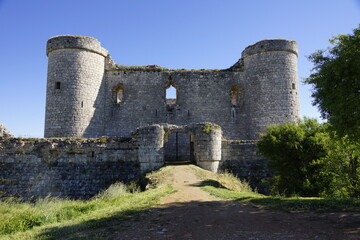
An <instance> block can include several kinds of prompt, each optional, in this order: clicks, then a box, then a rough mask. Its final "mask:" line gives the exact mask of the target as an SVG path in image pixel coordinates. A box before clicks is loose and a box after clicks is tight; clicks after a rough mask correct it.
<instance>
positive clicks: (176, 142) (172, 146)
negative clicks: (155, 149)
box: [164, 133, 195, 165]
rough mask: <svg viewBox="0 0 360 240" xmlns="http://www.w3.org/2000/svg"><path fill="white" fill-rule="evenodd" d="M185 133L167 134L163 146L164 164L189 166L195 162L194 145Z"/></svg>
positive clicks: (189, 136)
mask: <svg viewBox="0 0 360 240" xmlns="http://www.w3.org/2000/svg"><path fill="white" fill-rule="evenodd" d="M191 140H192V139H191V135H190V134H187V133H172V134H169V136H168V139H167V142H166V143H165V144H164V150H165V151H164V155H165V156H164V157H165V163H166V164H176V165H177V164H189V163H193V162H195V159H194V143H193V142H192V141H191Z"/></svg>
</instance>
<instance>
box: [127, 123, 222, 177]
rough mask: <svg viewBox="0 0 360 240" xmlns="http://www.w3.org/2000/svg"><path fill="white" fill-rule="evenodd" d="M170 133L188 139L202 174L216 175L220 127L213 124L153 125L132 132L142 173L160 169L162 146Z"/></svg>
mask: <svg viewBox="0 0 360 240" xmlns="http://www.w3.org/2000/svg"><path fill="white" fill-rule="evenodd" d="M172 133H187V134H190V135H191V141H192V142H193V146H194V160H195V162H196V164H197V165H198V166H199V167H201V168H203V169H206V170H209V171H212V172H217V169H218V166H219V162H220V160H221V137H222V131H221V127H220V126H219V125H217V124H214V123H208V122H205V123H194V124H189V125H181V126H178V125H171V124H153V125H149V126H146V127H141V128H138V129H136V131H135V132H134V133H133V134H134V136H135V137H137V138H138V140H139V161H140V168H141V171H142V172H147V171H153V170H156V169H158V168H160V167H162V166H163V165H164V162H165V156H164V143H165V142H166V141H167V137H168V136H169V135H170V134H172Z"/></svg>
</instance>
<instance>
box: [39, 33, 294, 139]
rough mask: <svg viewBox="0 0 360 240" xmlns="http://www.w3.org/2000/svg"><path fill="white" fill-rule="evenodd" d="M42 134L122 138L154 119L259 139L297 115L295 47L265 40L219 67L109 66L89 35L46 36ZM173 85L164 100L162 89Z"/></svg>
mask: <svg viewBox="0 0 360 240" xmlns="http://www.w3.org/2000/svg"><path fill="white" fill-rule="evenodd" d="M46 53H47V56H48V59H49V65H48V79H47V97H46V118H45V137H88V138H94V137H101V136H108V137H127V136H130V133H131V132H132V131H133V130H135V129H136V128H138V127H141V126H146V125H149V124H155V123H168V124H175V125H186V124H189V123H197V122H212V123H216V124H218V125H220V126H221V128H222V131H223V136H224V137H226V138H229V139H242V140H244V139H246V140H254V139H258V136H259V133H260V132H262V131H264V130H265V126H267V125H269V124H279V123H282V122H288V121H296V120H297V119H298V117H299V100H298V99H299V97H298V81H297V54H298V50H297V44H296V42H295V41H288V40H282V39H276V40H263V41H260V42H258V43H256V44H254V45H251V46H249V47H247V48H246V49H245V50H244V51H243V52H242V57H241V58H240V59H239V61H238V62H237V63H235V64H234V65H233V66H232V67H230V68H229V69H225V70H172V69H166V68H162V67H159V66H156V65H150V66H142V67H130V66H122V65H117V64H115V63H114V62H113V61H112V60H111V57H110V55H109V54H108V51H107V50H106V49H104V48H103V47H102V46H101V45H100V42H99V41H97V40H96V39H95V38H91V37H82V36H58V37H54V38H51V39H49V40H48V42H47V51H46ZM170 86H173V87H174V88H175V89H176V92H177V94H176V99H167V96H166V89H167V88H169V87H170Z"/></svg>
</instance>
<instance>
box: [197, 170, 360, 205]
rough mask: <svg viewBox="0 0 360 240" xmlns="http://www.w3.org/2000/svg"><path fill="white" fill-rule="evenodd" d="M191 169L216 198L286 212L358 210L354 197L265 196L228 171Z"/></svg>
mask: <svg viewBox="0 0 360 240" xmlns="http://www.w3.org/2000/svg"><path fill="white" fill-rule="evenodd" d="M193 169H194V170H195V171H196V174H197V175H198V176H199V177H200V178H201V179H203V181H202V184H201V188H202V189H203V190H204V191H206V192H208V193H210V194H211V195H213V196H215V197H218V198H222V199H227V200H235V201H238V202H241V203H245V204H251V205H253V206H256V207H266V208H270V209H277V210H283V211H287V212H295V211H316V212H334V211H350V212H360V199H357V198H347V199H333V198H332V199H327V198H316V197H312V198H310V197H306V198H305V197H281V196H266V195H263V194H259V193H257V192H254V191H253V190H252V189H251V187H250V186H249V184H248V183H246V182H243V181H240V180H239V179H238V178H236V177H234V176H233V175H232V174H230V173H223V174H215V173H211V172H208V171H205V170H202V169H199V168H197V167H193Z"/></svg>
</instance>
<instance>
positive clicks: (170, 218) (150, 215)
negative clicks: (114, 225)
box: [111, 165, 360, 240]
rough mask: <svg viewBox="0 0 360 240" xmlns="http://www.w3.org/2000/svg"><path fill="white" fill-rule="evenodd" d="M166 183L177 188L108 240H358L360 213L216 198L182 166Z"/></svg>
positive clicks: (189, 170)
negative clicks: (247, 203)
mask: <svg viewBox="0 0 360 240" xmlns="http://www.w3.org/2000/svg"><path fill="white" fill-rule="evenodd" d="M166 181H167V182H169V183H171V184H172V185H173V187H174V188H175V189H176V190H177V191H178V192H176V193H175V194H172V195H169V196H166V197H165V198H163V199H162V200H161V201H160V203H159V206H158V207H156V208H153V209H151V210H149V211H146V212H143V213H141V214H139V215H138V216H137V217H135V218H133V219H131V220H130V221H128V222H127V223H126V224H125V225H122V227H121V229H120V230H119V232H117V233H116V234H114V235H113V237H112V238H111V239H201V240H202V239H253V240H256V239H259V240H260V239H261V240H262V239H264V240H272V239H274V240H275V239H279V240H280V239H326V240H330V239H334V240H335V239H336V240H341V239H360V226H359V225H356V224H359V222H360V215H359V214H354V213H352V214H347V213H326V214H325V213H324V214H319V213H285V212H280V211H273V210H264V209H258V208H255V207H250V206H245V205H242V204H240V203H238V202H233V201H224V200H220V199H216V198H214V197H212V196H210V195H209V194H207V193H205V192H203V191H202V190H201V189H200V188H199V187H198V185H199V184H200V183H201V180H200V179H199V178H198V177H197V176H196V175H195V173H194V170H193V169H191V167H190V166H186V165H184V166H175V167H174V168H173V170H172V174H170V175H169V176H167V179H166ZM354 223H355V224H354Z"/></svg>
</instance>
